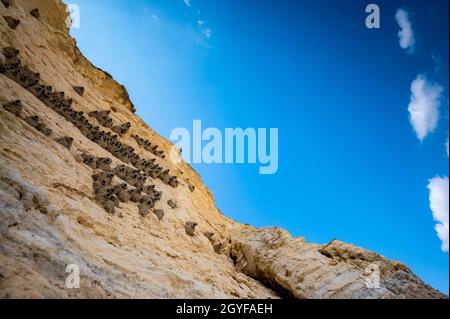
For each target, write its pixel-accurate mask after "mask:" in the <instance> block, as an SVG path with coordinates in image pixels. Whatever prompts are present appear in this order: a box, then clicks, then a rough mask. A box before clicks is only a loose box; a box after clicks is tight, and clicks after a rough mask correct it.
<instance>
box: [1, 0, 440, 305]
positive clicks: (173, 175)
mask: <svg viewBox="0 0 450 319" xmlns="http://www.w3.org/2000/svg"><path fill="white" fill-rule="evenodd" d="M35 9H38V10H35ZM0 15H1V17H0V30H1V34H0V50H3V49H4V48H7V47H10V48H16V49H17V50H19V51H18V52H16V51H14V50H12V49H9V51H8V50H6V51H5V50H3V51H2V52H3V54H0V68H1V70H0V71H1V72H2V74H0V105H1V106H0V119H1V121H0V297H1V298H279V297H295V298H446V296H445V295H443V294H441V293H439V292H437V291H436V290H434V289H432V288H431V287H430V286H428V285H426V284H425V283H423V282H422V281H421V280H420V279H419V278H418V277H416V276H415V275H414V274H413V273H412V272H411V271H410V270H409V269H408V268H407V267H406V266H405V265H403V264H400V263H398V262H392V261H388V260H386V259H385V258H383V257H382V256H380V255H377V254H375V253H372V252H369V251H366V250H364V249H361V248H358V247H355V246H352V245H348V244H345V243H342V242H339V241H333V242H332V243H330V244H328V245H322V246H320V245H315V244H310V243H307V242H305V241H304V240H303V239H302V238H292V237H291V236H290V235H289V234H288V233H287V232H285V231H283V230H281V229H279V228H265V229H255V228H253V227H250V226H245V225H241V224H239V223H237V222H235V221H233V220H230V219H229V218H227V217H225V216H223V215H222V214H221V213H220V212H219V211H218V209H217V208H216V207H215V204H214V198H213V195H212V194H211V192H210V191H209V190H208V189H207V188H206V187H205V185H204V184H203V183H202V181H201V179H200V177H199V176H198V174H197V173H196V172H195V171H194V170H193V169H192V168H191V167H190V166H189V165H187V164H186V163H179V164H176V163H174V162H173V161H171V160H170V155H169V154H171V151H172V144H171V143H170V142H169V141H167V140H165V139H164V138H162V137H161V136H159V135H158V134H157V133H156V132H155V131H153V130H152V129H151V128H150V127H149V126H148V125H146V124H145V123H144V122H143V121H142V120H141V119H140V118H139V117H138V116H136V115H135V114H134V111H135V107H134V105H133V104H132V102H131V101H130V99H129V97H128V94H127V91H126V90H125V88H124V87H123V86H122V85H120V84H118V83H117V82H116V81H114V80H113V79H112V78H111V76H110V75H108V74H107V73H106V72H104V71H102V70H100V69H98V68H96V67H95V66H93V65H92V64H91V63H90V62H89V61H88V60H87V59H86V58H85V57H84V56H83V55H82V54H81V53H80V51H79V50H78V48H77V46H76V43H75V41H74V40H73V39H72V38H71V37H70V36H69V33H68V29H67V26H66V18H67V13H66V11H65V6H64V4H63V3H62V2H61V1H60V0H1V1H0ZM36 73H39V75H37V74H36ZM39 85H42V86H39ZM49 86H51V88H50V87H49ZM55 92H64V93H65V94H64V96H63V95H62V94H58V93H55ZM14 101H16V102H14ZM18 101H20V102H18ZM11 102H14V103H11ZM81 111H82V112H83V113H78V112H81ZM95 111H97V112H101V111H109V112H103V113H102V114H101V115H99V114H98V113H91V112H95ZM89 113H91V114H90V115H91V116H88V114H89ZM33 116H37V118H36V117H34V118H33ZM83 121H85V122H84V124H83ZM125 123H130V125H131V127H129V126H127V125H125V126H123V127H120V126H121V125H123V124H125ZM90 125H92V126H90ZM96 127H97V128H96ZM113 128H114V132H113V131H112V129H113ZM117 132H119V133H120V135H121V136H117V137H114V138H112V136H114V135H115V134H116V133H117ZM105 136H106V137H105ZM70 138H71V139H73V140H71V139H70ZM105 138H107V139H108V140H106V141H105V140H104V139H105ZM111 139H113V140H111ZM138 142H139V143H138ZM112 145H113V146H114V145H116V146H117V145H118V148H114V147H113V146H112ZM155 146H158V148H155ZM124 154H125V155H124ZM94 156H95V157H94ZM98 158H109V159H110V160H111V163H109V162H108V161H106V162H104V163H103V162H98V161H97V159H98ZM143 159H145V160H147V162H145V161H144V162H142V161H141V164H142V165H141V166H140V169H139V168H136V166H139V163H138V162H137V160H143ZM102 163H103V164H102ZM97 164H98V165H97ZM101 165H104V166H103V167H102V166H101ZM120 165H126V167H128V169H131V171H132V172H131V173H133V169H135V170H136V171H135V173H136V172H137V174H138V175H136V176H141V175H140V174H141V173H139V171H141V170H142V171H144V172H147V173H146V174H147V176H146V183H145V185H154V188H155V189H154V190H153V189H151V190H150V191H149V192H148V193H150V194H151V199H149V200H150V203H147V202H145V203H144V202H143V203H137V202H133V201H132V200H130V199H129V198H126V197H127V196H125V195H127V194H128V195H129V194H130V192H128V191H127V192H125V193H121V194H122V195H123V196H125V198H122V199H123V202H118V200H117V197H118V196H119V194H118V193H115V195H114V194H113V193H111V192H113V190H111V187H113V186H117V185H119V184H124V183H127V186H128V187H129V189H134V191H136V189H137V190H138V191H137V193H136V192H135V193H134V195H136V194H137V195H139V196H141V197H142V196H144V194H143V193H142V192H141V190H139V187H140V186H142V185H139V181H138V179H139V178H138V177H136V176H135V177H136V179H133V178H135V177H124V176H122V177H120V176H119V175H121V174H120V173H119V172H118V171H117V170H115V169H116V168H117V167H118V166H120ZM105 166H106V167H105ZM108 167H110V168H111V169H112V170H114V174H115V176H113V177H112V176H111V175H109V177H108V172H107V171H108ZM99 168H100V169H99ZM161 170H162V171H161ZM166 170H169V171H166ZM93 175H96V176H97V177H96V180H97V184H95V183H93ZM119 177H120V178H119ZM108 179H110V180H108ZM111 179H112V180H111ZM124 179H125V181H124ZM104 180H106V182H105V183H106V185H103V186H101V187H106V188H107V189H108V190H107V191H105V192H102V190H100V191H99V187H100V186H99V183H100V182H104ZM131 185H135V186H136V188H133V187H132V186H131ZM108 187H109V188H108ZM116 188H117V187H116ZM116 188H115V189H116ZM159 192H162V193H159ZM149 196H150V195H149ZM105 198H106V199H105ZM145 198H148V196H147V197H145ZM116 204H117V205H116ZM147 204H148V205H147ZM146 205H147V206H146ZM67 265H77V266H78V267H79V269H80V287H79V288H77V289H68V288H67V287H66V276H67V275H68V274H67V273H66V272H65V271H66V266H67ZM370 265H372V266H373V265H376V267H378V268H379V270H380V287H379V288H368V286H367V285H366V283H367V278H368V276H369V275H370V274H368V273H367V269H371V268H370V267H369V266H370ZM368 267H369V268H368Z"/></svg>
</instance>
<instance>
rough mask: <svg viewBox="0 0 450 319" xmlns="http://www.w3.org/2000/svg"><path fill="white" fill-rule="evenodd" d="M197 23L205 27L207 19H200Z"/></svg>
mask: <svg viewBox="0 0 450 319" xmlns="http://www.w3.org/2000/svg"><path fill="white" fill-rule="evenodd" d="M197 23H198V26H199V27H203V26H204V25H205V24H206V22H205V20H198V21H197Z"/></svg>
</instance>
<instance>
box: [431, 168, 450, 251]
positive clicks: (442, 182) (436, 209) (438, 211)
mask: <svg viewBox="0 0 450 319" xmlns="http://www.w3.org/2000/svg"><path fill="white" fill-rule="evenodd" d="M428 190H429V191H430V208H431V211H432V212H433V219H434V220H435V221H436V222H437V224H436V226H435V230H436V232H437V235H438V237H439V239H440V240H441V241H442V246H441V249H442V251H444V252H448V197H449V193H448V192H449V188H448V177H445V178H441V177H435V178H433V179H431V180H430V183H429V184H428Z"/></svg>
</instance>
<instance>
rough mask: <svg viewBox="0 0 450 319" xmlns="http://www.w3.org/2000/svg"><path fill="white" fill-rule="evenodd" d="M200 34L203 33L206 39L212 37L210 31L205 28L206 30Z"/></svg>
mask: <svg viewBox="0 0 450 319" xmlns="http://www.w3.org/2000/svg"><path fill="white" fill-rule="evenodd" d="M202 33H203V35H204V36H205V37H206V38H208V39H209V38H211V36H212V31H211V30H210V29H208V28H206V29H204V30H203V31H202Z"/></svg>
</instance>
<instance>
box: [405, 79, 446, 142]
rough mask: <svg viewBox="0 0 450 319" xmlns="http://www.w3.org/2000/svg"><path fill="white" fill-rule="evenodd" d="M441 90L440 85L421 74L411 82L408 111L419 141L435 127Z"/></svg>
mask: <svg viewBox="0 0 450 319" xmlns="http://www.w3.org/2000/svg"><path fill="white" fill-rule="evenodd" d="M442 91H443V88H442V87H441V86H440V85H438V84H432V83H430V82H428V80H427V79H426V78H425V77H424V76H423V75H421V74H419V75H418V76H417V78H416V79H415V80H414V81H413V82H412V84H411V102H410V103H409V107H408V111H409V115H410V121H411V124H412V126H413V127H414V130H415V131H416V135H417V138H418V139H419V140H421V141H422V140H423V139H424V138H425V137H426V136H427V135H428V133H431V132H433V131H434V130H435V129H436V126H437V123H438V120H439V106H440V98H441V94H442Z"/></svg>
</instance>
